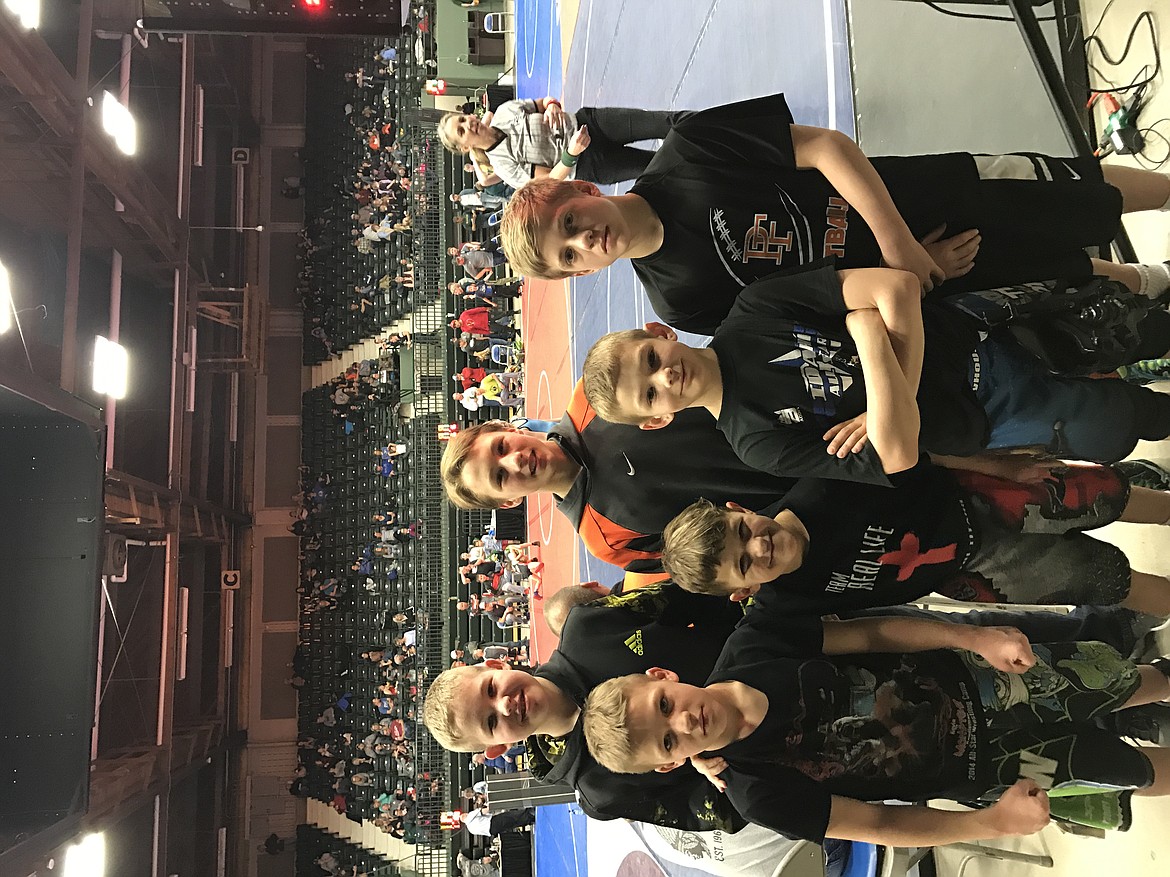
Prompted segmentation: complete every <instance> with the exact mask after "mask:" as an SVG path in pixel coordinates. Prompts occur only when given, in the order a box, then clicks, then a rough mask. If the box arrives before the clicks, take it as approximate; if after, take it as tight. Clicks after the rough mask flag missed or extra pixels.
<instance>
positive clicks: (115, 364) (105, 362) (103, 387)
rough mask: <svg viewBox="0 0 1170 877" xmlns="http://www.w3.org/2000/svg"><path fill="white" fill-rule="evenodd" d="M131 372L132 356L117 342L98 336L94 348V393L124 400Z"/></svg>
mask: <svg viewBox="0 0 1170 877" xmlns="http://www.w3.org/2000/svg"><path fill="white" fill-rule="evenodd" d="M129 371H130V356H129V354H127V353H126V348H125V347H123V346H122V345H121V344H118V343H117V342H116V341H111V340H110V339H109V338H103V337H102V336H101V335H98V336H97V337H96V339H95V340H94V346H93V391H94V392H95V393H97V394H98V395H99V396H109V397H111V398H113V399H122V398H124V397H125V395H126V381H127V376H128V374H129Z"/></svg>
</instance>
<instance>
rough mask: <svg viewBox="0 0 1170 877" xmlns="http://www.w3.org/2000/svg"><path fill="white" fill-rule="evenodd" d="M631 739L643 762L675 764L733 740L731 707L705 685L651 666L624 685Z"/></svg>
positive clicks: (665, 768) (667, 767) (664, 767)
mask: <svg viewBox="0 0 1170 877" xmlns="http://www.w3.org/2000/svg"><path fill="white" fill-rule="evenodd" d="M626 724H627V726H628V728H629V733H630V742H631V743H632V744H633V747H634V750H635V751H636V752H637V753H638V756H639V760H640V761H641V762H642V763H643V764H655V765H658V767H657V768H656V769H657V770H659V771H668V770H674V768H676V767H678V766H679V765H681V764H683V763H685V762H686V760H687V759H688V758H690V757H691V756H692V755H698V754H699V753H701V752H706V751H708V750H712V749H720V748H722V747H724V746H726V745H727V744H729V743H731V742H733V741H734V740H735V734H736V730H737V727H736V725H735V723H734V721H733V716H732V712H731V710H730V709H729V708H728V706H727V704H725V703H724V702H723V700H722V698H720V697H719V696H718V694H717V693H716V692H715V691H713V690H711V689H708V688H701V687H699V686H697V685H687V684H686V683H683V682H679V681H678V675H677V674H676V673H674V672H673V671H671V670H664V669H663V668H661V667H652V668H650V669H649V670H647V671H646V678H645V680H640V681H638V682H637V683H635V684H633V685H631V686H630V687H629V688H627V689H626Z"/></svg>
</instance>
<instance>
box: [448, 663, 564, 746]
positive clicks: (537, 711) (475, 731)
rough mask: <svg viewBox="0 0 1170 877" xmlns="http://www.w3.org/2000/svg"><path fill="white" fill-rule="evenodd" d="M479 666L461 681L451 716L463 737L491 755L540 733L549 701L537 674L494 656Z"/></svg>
mask: <svg viewBox="0 0 1170 877" xmlns="http://www.w3.org/2000/svg"><path fill="white" fill-rule="evenodd" d="M482 667H483V669H477V670H476V671H475V672H471V673H466V674H465V675H464V678H463V679H462V680H461V682H460V685H459V692H458V696H457V697H456V699H455V706H454V711H455V716H454V717H455V724H456V726H457V727H458V728H459V729H460V730H461V732H462V734H463V736H464V737H465V739H466V740H467V741H468V742H469V743H470V744H471V745H473V746H475V747H476V748H479V749H483V750H485V751H486V752H487V755H488V757H489V758H494V757H495V756H496V755H499V754H501V753H502V752H504V751H506V750H507V748H508V747H509V746H510V745H511V744H513V743H515V742H516V741H517V740H523V739H524V738H525V737H527V736H529V735H530V734H536V733H539V732H540V729H541V726H542V725H543V724H544V723H545V722H546V721H547V720H548V718H549V716H550V712H551V704H550V703H549V699H548V696H547V695H546V693H545V690H544V689H543V688H542V687H541V685H540V683H539V682H538V681H537V679H536V677H534V676H532V675H530V674H528V673H524V672H522V671H519V670H512V669H510V668H509V667H508V665H507V664H505V663H504V662H502V661H497V660H494V659H492V660H488V661H484V662H483V665H482ZM497 748H498V751H497Z"/></svg>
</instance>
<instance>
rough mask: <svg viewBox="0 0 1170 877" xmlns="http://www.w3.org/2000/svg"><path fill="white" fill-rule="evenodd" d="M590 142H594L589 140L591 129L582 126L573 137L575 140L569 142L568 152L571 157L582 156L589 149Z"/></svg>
mask: <svg viewBox="0 0 1170 877" xmlns="http://www.w3.org/2000/svg"><path fill="white" fill-rule="evenodd" d="M590 142H592V141H591V140H590V139H589V128H588V126H586V125H582V126H581V127H580V128H578V129H577V133H575V134H574V135H573V139H572V140H570V141H569V148H568V149H567V150H566V151H567V152H568V153H569V155H580V154H581V153H582V152H584V151H585V150H586V149H588V148H589V144H590Z"/></svg>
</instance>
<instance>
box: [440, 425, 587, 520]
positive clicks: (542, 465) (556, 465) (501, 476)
mask: <svg viewBox="0 0 1170 877" xmlns="http://www.w3.org/2000/svg"><path fill="white" fill-rule="evenodd" d="M566 459H567V458H566V457H565V452H564V451H563V450H562V449H561V446H560V445H558V444H557V443H556V442H550V441H546V440H545V438H544V436H541V435H536V434H534V433H531V432H528V431H526V430H518V429H515V428H513V427H509V428H508V429H504V430H500V431H499V432H487V433H483V434H482V435H478V436H476V438H475V441H474V442H473V444H472V446H471V450H470V451H469V452H468V454H467V462H466V463H465V464H464V466H463V480H464V482H465V483H466V484H467V486H468V487H469V488H470V489H471V490H473V491H475V492H476V493H477V494H479V495H480V496H483V497H487V498H489V499H491V500H494V501H496V502H498V503H499V504H500V506H501V508H511V507H513V506H516V505H519V504H520V503H521V501H523V499H524V498H525V497H526V496H528V495H530V494H533V493H537V492H539V491H541V490H548V489H549V485H550V484H553V483H554V482H555V480H556V478H557V476H558V474H559V472H560V470H561V468H562V467H563V466H564V464H565V462H566Z"/></svg>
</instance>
